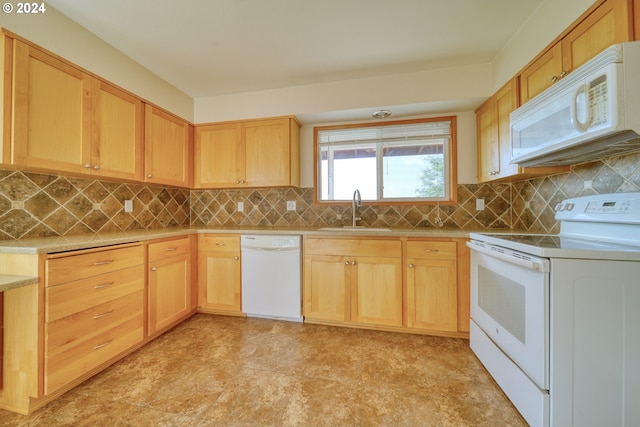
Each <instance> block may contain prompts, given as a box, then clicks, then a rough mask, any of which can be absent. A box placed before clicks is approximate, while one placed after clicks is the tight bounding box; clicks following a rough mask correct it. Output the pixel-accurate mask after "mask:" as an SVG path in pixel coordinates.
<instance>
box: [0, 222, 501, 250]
mask: <svg viewBox="0 0 640 427" xmlns="http://www.w3.org/2000/svg"><path fill="white" fill-rule="evenodd" d="M475 231H479V230H460V229H446V228H444V229H443V228H423V229H406V228H404V229H403V228H398V229H391V230H390V231H380V229H372V230H369V229H367V228H358V229H340V228H334V229H331V230H323V229H321V228H310V227H306V228H284V227H245V226H238V227H176V228H163V229H154V230H134V231H126V232H112V233H90V234H80V235H75V236H58V237H42V238H28V239H19V240H0V254H2V253H14V254H49V253H56V252H65V251H73V250H79V249H90V248H97V247H103V246H111V245H117V244H122V243H132V242H142V241H147V240H154V239H160V238H165V237H173V236H181V235H185V234H202V233H240V234H302V235H318V236H329V235H332V236H381V237H384V236H389V237H391V236H394V237H398V236H404V237H441V238H468V237H469V234H470V233H472V232H475ZM482 231H483V232H487V231H488V230H482ZM504 231H508V230H504Z"/></svg>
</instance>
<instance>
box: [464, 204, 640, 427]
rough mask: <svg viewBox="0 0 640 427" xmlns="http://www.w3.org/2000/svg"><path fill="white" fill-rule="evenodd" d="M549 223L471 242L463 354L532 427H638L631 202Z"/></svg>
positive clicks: (580, 208)
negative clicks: (541, 229)
mask: <svg viewBox="0 0 640 427" xmlns="http://www.w3.org/2000/svg"><path fill="white" fill-rule="evenodd" d="M556 220H559V221H560V233H559V234H558V235H543V234H493V233H491V234H489V233H472V234H471V239H472V240H471V241H470V242H469V243H468V246H469V247H470V248H471V249H472V250H471V333H470V344H471V348H472V350H473V351H474V352H475V353H476V355H477V356H478V358H479V359H480V360H481V362H482V363H483V364H484V365H485V367H486V368H487V370H488V371H489V372H490V373H491V375H492V376H493V377H494V379H495V380H496V382H497V383H498V384H499V385H500V387H502V389H503V391H504V392H505V393H506V394H507V396H508V397H509V398H510V399H511V401H512V402H513V403H514V405H515V406H516V408H518V410H519V411H520V413H521V414H522V415H523V417H524V418H525V419H526V420H527V422H528V423H529V424H531V425H532V426H538V425H540V426H549V425H551V426H573V425H576V426H578V425H579V426H591V425H593V426H602V425H607V426H613V425H621V426H625V425H640V404H638V402H640V193H616V194H605V195H597V196H586V197H580V198H574V199H567V200H564V201H563V202H562V203H559V204H558V205H557V206H556Z"/></svg>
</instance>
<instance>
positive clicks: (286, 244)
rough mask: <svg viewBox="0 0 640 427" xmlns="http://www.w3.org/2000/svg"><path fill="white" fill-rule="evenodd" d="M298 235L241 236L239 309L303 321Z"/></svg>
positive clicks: (248, 312) (276, 317)
mask: <svg viewBox="0 0 640 427" xmlns="http://www.w3.org/2000/svg"><path fill="white" fill-rule="evenodd" d="M300 241H301V237H300V236H298V235H295V236H292V235H281V236H273V235H243V236H242V237H241V239H240V248H241V251H242V311H243V312H244V313H245V314H246V315H247V316H249V317H265V318H272V319H279V320H288V321H294V322H302V320H303V318H302V291H301V286H302V285H301V282H302V280H301V274H302V273H301V262H302V261H301V258H300V246H301V245H300Z"/></svg>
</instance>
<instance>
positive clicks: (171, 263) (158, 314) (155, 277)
mask: <svg viewBox="0 0 640 427" xmlns="http://www.w3.org/2000/svg"><path fill="white" fill-rule="evenodd" d="M149 267H150V268H149V275H148V285H149V325H148V327H149V335H151V334H154V333H155V332H158V331H160V330H162V329H165V328H168V327H170V326H172V325H173V324H174V323H176V322H178V321H180V320H182V319H184V318H185V317H186V316H187V315H189V313H190V304H191V255H190V254H181V255H178V256H174V257H170V258H165V259H161V260H158V261H154V262H150V263H149Z"/></svg>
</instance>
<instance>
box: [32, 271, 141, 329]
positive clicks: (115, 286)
mask: <svg viewBox="0 0 640 427" xmlns="http://www.w3.org/2000/svg"><path fill="white" fill-rule="evenodd" d="M142 289H144V266H142V265H139V266H135V267H130V268H127V269H124V270H118V271H115V272H113V273H105V274H101V275H98V276H93V277H89V278H86V279H82V280H76V281H74V282H69V283H65V284H62V285H58V286H52V287H49V288H47V289H46V290H45V296H46V304H45V321H46V322H53V321H54V320H57V319H60V318H63V317H66V316H69V315H71V314H74V313H78V312H80V311H84V310H87V309H89V308H91V307H94V306H97V305H100V304H103V303H105V302H108V301H111V300H114V299H116V298H120V297H122V296H125V295H128V294H130V293H132V292H136V291H139V290H142Z"/></svg>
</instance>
